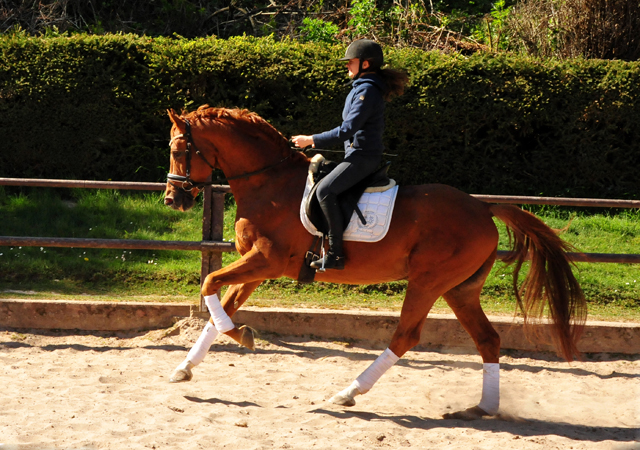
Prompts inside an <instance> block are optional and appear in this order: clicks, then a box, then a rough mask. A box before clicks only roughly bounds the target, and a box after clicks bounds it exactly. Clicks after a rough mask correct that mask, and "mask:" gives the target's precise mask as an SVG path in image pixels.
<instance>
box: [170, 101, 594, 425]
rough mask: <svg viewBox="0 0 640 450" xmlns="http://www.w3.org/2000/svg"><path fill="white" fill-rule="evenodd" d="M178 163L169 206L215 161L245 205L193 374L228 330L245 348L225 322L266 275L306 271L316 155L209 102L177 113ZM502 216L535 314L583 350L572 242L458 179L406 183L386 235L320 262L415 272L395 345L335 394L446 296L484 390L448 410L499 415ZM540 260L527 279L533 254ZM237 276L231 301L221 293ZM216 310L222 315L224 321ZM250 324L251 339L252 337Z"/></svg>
mask: <svg viewBox="0 0 640 450" xmlns="http://www.w3.org/2000/svg"><path fill="white" fill-rule="evenodd" d="M169 117H170V119H171V121H172V122H173V127H172V129H171V137H172V139H171V144H170V145H171V168H170V174H169V181H168V183H167V189H166V193H165V204H166V205H170V206H171V207H172V208H174V209H178V210H181V211H184V210H187V209H189V208H191V207H192V206H193V203H194V198H195V197H196V195H197V194H198V192H199V191H200V190H201V189H202V188H203V186H204V185H206V183H205V181H206V180H207V179H209V177H210V176H211V173H212V170H213V168H216V169H221V170H222V171H223V172H224V174H225V176H226V177H227V178H226V180H227V181H228V183H229V185H230V187H231V191H232V192H233V195H234V196H235V201H236V203H237V216H236V223H235V231H236V241H235V242H236V248H237V250H238V252H240V254H241V255H242V257H241V258H240V259H239V260H237V261H236V262H234V263H232V264H230V265H228V266H226V267H224V268H222V269H220V270H217V271H215V272H213V273H211V274H209V275H208V276H207V277H206V279H205V280H204V283H203V286H202V294H203V295H204V296H205V299H208V300H211V302H209V301H207V305H208V306H209V309H210V311H211V313H212V320H211V321H210V322H209V323H208V324H207V327H205V330H204V331H203V333H202V335H201V336H200V339H199V340H198V342H197V343H196V345H195V346H194V348H192V349H191V351H190V352H189V354H188V355H187V358H186V359H185V360H184V361H183V362H182V363H181V364H180V365H179V366H178V367H177V368H176V370H175V372H174V373H173V375H172V381H174V382H176V381H188V380H190V379H191V377H192V372H191V369H192V368H193V367H194V366H196V365H197V364H199V363H200V362H201V361H202V359H204V355H206V352H207V351H208V350H209V348H210V346H211V344H212V342H213V340H214V339H215V338H216V336H217V335H218V333H219V332H224V333H227V334H229V335H231V336H232V337H234V338H236V339H237V340H238V341H243V339H244V343H245V345H247V346H251V345H252V340H251V336H249V337H247V335H246V331H247V330H246V329H245V330H244V333H243V332H240V331H241V330H238V329H235V328H234V325H233V324H232V323H231V324H230V325H229V326H222V329H221V325H220V323H222V322H220V320H221V319H220V317H223V316H224V319H225V320H228V321H229V322H230V320H229V316H233V314H234V313H235V312H236V311H237V310H238V308H239V307H240V306H241V305H242V304H243V303H244V302H245V301H246V300H247V298H248V297H249V296H250V295H251V293H252V292H253V290H254V289H255V288H256V287H257V286H258V285H259V284H260V283H261V282H262V281H263V280H266V279H273V278H279V277H283V276H285V277H289V278H293V279H296V278H297V276H298V272H299V270H300V267H301V265H302V263H303V259H304V256H305V253H306V252H307V250H308V249H309V248H310V247H311V244H312V241H313V236H312V235H311V234H310V233H309V232H308V231H307V230H306V229H305V228H304V227H303V225H302V223H301V221H300V218H299V209H300V202H301V199H302V196H303V191H304V186H305V180H306V178H307V171H308V167H309V159H308V158H307V157H306V156H305V155H304V154H302V153H301V152H297V151H295V150H293V149H291V147H290V145H289V143H288V141H287V139H286V138H285V137H283V136H282V135H281V134H280V133H279V132H278V131H277V130H276V129H275V128H273V127H272V126H271V125H269V124H268V123H267V122H266V121H264V120H263V119H261V118H260V117H259V116H258V115H256V114H254V113H251V112H249V111H246V110H238V109H223V108H209V107H207V106H204V107H201V108H199V109H198V110H197V111H194V112H191V113H188V114H185V115H183V116H181V115H178V114H176V113H175V112H174V111H172V110H171V111H169ZM492 217H496V218H498V219H500V220H501V221H503V222H504V223H505V224H506V225H507V229H508V231H509V237H510V241H511V246H512V252H511V253H510V257H509V262H515V263H516V264H515V271H514V288H515V290H516V296H517V299H518V304H519V306H520V309H521V310H522V313H523V315H524V316H525V318H530V317H534V318H539V317H540V316H541V315H542V314H543V311H544V310H548V312H549V316H550V319H551V321H550V322H551V327H552V332H553V335H554V340H555V342H556V344H557V347H558V349H559V352H560V353H561V354H562V356H563V357H564V358H565V359H567V360H569V361H571V360H573V358H574V356H577V355H579V352H578V349H577V347H576V342H577V340H578V338H579V335H580V332H581V329H582V326H583V324H584V321H585V320H586V303H585V299H584V295H583V293H582V290H581V289H580V286H579V284H578V282H577V280H576V279H575V277H574V275H573V273H572V271H571V264H570V261H569V259H568V256H567V250H568V249H569V247H568V245H567V244H566V243H564V241H562V240H561V239H560V238H559V237H558V236H557V235H556V234H555V233H554V231H553V230H551V229H550V228H549V227H548V226H547V225H545V224H544V223H543V222H542V221H540V220H539V219H537V218H536V217H535V216H533V215H532V214H530V213H528V212H525V211H522V210H521V209H520V208H518V207H515V206H512V205H491V204H488V203H485V202H482V201H480V200H477V199H475V198H473V197H471V196H470V195H467V194H465V193H463V192H461V191H459V190H456V189H454V188H452V187H449V186H445V185H439V184H430V185H423V186H402V187H400V189H399V191H398V195H397V199H396V203H395V210H394V213H393V219H392V221H391V225H390V228H389V231H388V234H387V235H386V237H385V238H384V239H382V240H381V241H379V242H376V243H361V242H352V241H349V242H345V249H344V251H345V255H346V265H345V268H344V270H341V271H338V270H328V271H326V272H324V273H320V272H318V273H317V275H316V280H318V281H323V282H331V283H349V284H373V283H382V282H388V281H395V280H408V285H407V290H406V296H405V299H404V303H403V305H402V311H401V314H400V320H399V323H398V327H397V329H396V330H395V333H394V334H393V337H392V339H391V342H390V344H389V348H388V349H387V350H385V352H384V353H383V354H382V355H381V356H380V357H379V358H378V359H377V360H376V361H375V362H374V363H372V364H371V366H370V367H369V368H368V369H367V370H365V372H363V373H362V374H361V375H360V376H359V377H358V378H357V379H356V380H355V381H354V382H353V384H352V385H351V386H349V387H348V388H346V389H345V390H343V391H342V392H340V393H338V394H337V395H336V396H334V397H333V398H332V399H331V401H332V402H334V403H337V404H340V405H345V406H352V405H354V404H355V400H354V397H355V396H356V395H360V394H364V393H366V392H367V391H368V390H369V389H371V387H372V386H373V384H374V383H375V382H376V381H377V380H378V379H379V378H380V377H381V376H382V374H384V372H385V371H386V370H387V369H388V368H389V367H391V366H392V365H393V364H394V363H395V362H396V361H397V360H398V358H400V357H402V355H404V354H405V352H407V351H408V350H409V349H411V348H412V347H413V346H415V345H416V344H418V342H419V341H420V332H421V330H422V327H423V325H424V323H425V320H426V317H427V314H428V313H429V310H430V309H431V307H432V306H433V304H434V302H435V301H436V300H437V299H438V298H439V297H444V299H445V300H446V302H447V304H448V305H449V306H450V307H451V309H452V310H453V312H454V313H455V315H456V317H457V318H458V320H459V321H460V323H461V324H462V326H463V327H464V329H465V330H466V331H467V332H468V333H469V335H470V336H471V337H472V338H473V341H474V343H475V345H476V347H477V349H478V352H479V353H480V355H481V356H482V360H483V368H484V370H483V389H482V398H481V401H480V403H479V404H478V405H477V406H473V407H470V408H468V409H466V410H464V411H460V412H457V413H454V414H448V415H446V417H447V418H463V419H475V418H479V417H482V416H487V415H495V414H496V413H497V411H498V405H499V362H498V358H499V354H500V338H499V336H498V334H497V333H496V331H495V330H494V328H493V327H492V326H491V323H490V322H489V320H488V319H487V317H486V316H485V314H484V312H483V311H482V308H481V307H480V291H481V289H482V286H483V284H484V282H485V279H486V278H487V276H488V274H489V272H490V270H491V268H492V266H493V263H494V261H495V259H496V251H497V245H498V230H497V229H496V226H495V224H494V222H493V220H492ZM526 258H529V259H530V260H531V263H530V267H529V271H528V274H527V276H526V279H525V280H524V282H523V284H522V286H521V287H520V288H518V286H517V277H518V273H519V271H520V268H521V265H522V263H523V261H524V260H525V259H526ZM225 285H227V286H229V288H228V290H227V292H226V294H225V295H224V298H223V299H222V302H221V304H222V307H220V302H219V300H218V298H217V296H216V295H215V294H216V292H218V290H219V289H220V288H221V287H222V286H225ZM214 319H217V320H214ZM243 334H244V338H243V337H242V335H243Z"/></svg>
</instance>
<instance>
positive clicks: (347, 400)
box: [329, 394, 356, 406]
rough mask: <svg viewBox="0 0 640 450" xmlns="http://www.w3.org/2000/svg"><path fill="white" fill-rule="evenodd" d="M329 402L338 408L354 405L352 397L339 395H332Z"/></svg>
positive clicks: (354, 401)
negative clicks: (338, 406)
mask: <svg viewBox="0 0 640 450" xmlns="http://www.w3.org/2000/svg"><path fill="white" fill-rule="evenodd" d="M329 401H330V402H331V403H333V404H336V405H340V406H354V405H355V404H356V400H355V399H354V398H353V397H348V396H346V395H341V394H337V395H334V396H333V397H331V399H330V400H329Z"/></svg>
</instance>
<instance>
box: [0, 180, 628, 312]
mask: <svg viewBox="0 0 640 450" xmlns="http://www.w3.org/2000/svg"><path fill="white" fill-rule="evenodd" d="M0 186H30V187H57V188H83V189H87V188H89V189H123V190H128V189H131V190H146V191H162V190H164V189H165V187H166V184H165V183H140V182H132V181H84V180H47V179H32V178H0ZM230 192H231V189H230V188H229V186H219V185H216V186H209V187H207V188H205V189H204V193H203V196H204V197H203V214H202V216H203V217H202V241H200V242H197V241H158V240H135V239H89V238H50V237H22V236H20V237H19V236H0V246H24V247H74V248H114V249H137V250H192V251H199V252H201V253H202V264H201V273H200V280H201V281H200V282H201V283H202V281H204V278H205V277H206V276H207V275H208V274H209V273H211V272H213V271H215V270H218V269H220V268H221V267H222V252H233V251H235V250H236V248H235V244H233V243H232V242H223V241H222V230H223V224H224V196H225V194H227V193H230ZM473 197H476V198H478V199H479V200H482V201H485V202H489V203H510V204H521V205H524V204H529V205H557V206H573V207H596V208H640V200H611V199H591V198H566V197H525V196H511V195H473ZM508 253H509V252H506V251H499V252H498V258H499V259H504V258H505V257H506V256H507V254H508ZM570 258H571V259H572V260H573V261H576V262H592V263H593V262H598V263H628V264H640V255H634V254H617V253H570ZM200 309H201V310H202V311H206V305H205V304H204V300H203V299H202V298H201V301H200Z"/></svg>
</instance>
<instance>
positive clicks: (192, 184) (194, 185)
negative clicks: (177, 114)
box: [167, 119, 296, 192]
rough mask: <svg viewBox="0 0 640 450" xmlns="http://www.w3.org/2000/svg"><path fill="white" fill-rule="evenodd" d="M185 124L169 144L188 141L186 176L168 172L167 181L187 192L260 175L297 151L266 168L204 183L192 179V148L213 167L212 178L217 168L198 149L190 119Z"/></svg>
mask: <svg viewBox="0 0 640 450" xmlns="http://www.w3.org/2000/svg"><path fill="white" fill-rule="evenodd" d="M184 124H185V132H184V134H177V135H175V136H174V137H173V138H172V139H171V141H170V142H169V146H171V144H173V141H175V140H176V139H180V138H184V139H186V141H187V148H186V150H185V157H186V166H187V168H186V173H185V176H182V175H174V174H172V173H169V174H167V181H168V182H169V184H171V186H173V187H175V188H178V189H182V190H184V191H186V192H190V191H191V190H192V189H199V190H201V189H204V188H205V187H207V186H211V185H214V184H222V183H224V182H225V181H230V180H238V179H240V178H248V177H251V176H253V175H258V174H260V173H263V172H266V171H267V170H269V169H272V168H273V167H275V166H277V165H278V164H280V163H283V162H285V161H286V160H287V159H289V158H291V157H292V156H293V155H294V153H296V152H295V151H292V152H291V153H289V155H288V156H285V157H284V158H282V159H281V160H280V161H278V162H276V163H275V164H272V165H270V166H267V167H265V168H264V169H260V170H256V171H253V172H247V173H243V174H241V175H236V176H233V177H228V178H218V179H216V180H214V181H206V182H203V183H198V182H196V181H194V180H192V179H191V150H192V149H193V150H194V151H195V153H196V155H198V156H200V158H202V160H203V161H204V162H205V163H207V165H208V166H209V167H210V168H211V176H210V177H209V178H212V176H213V171H214V169H215V167H214V166H213V164H211V163H210V162H209V161H208V160H207V158H205V157H204V155H203V154H202V153H200V150H198V148H197V147H196V144H195V142H193V136H192V135H191V123H189V120H187V119H184ZM174 181H176V182H178V183H182V185H181V186H178V185H176V184H175V183H173V182H174Z"/></svg>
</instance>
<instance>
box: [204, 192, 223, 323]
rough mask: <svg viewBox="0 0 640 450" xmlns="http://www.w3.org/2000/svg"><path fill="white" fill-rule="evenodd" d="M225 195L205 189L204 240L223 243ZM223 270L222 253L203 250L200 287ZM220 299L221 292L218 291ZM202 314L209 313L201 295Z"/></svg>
mask: <svg viewBox="0 0 640 450" xmlns="http://www.w3.org/2000/svg"><path fill="white" fill-rule="evenodd" d="M224 195H225V194H224V193H223V192H212V188H211V186H207V187H205V188H204V192H203V203H204V204H203V211H202V240H203V241H222V234H223V233H222V232H223V230H224ZM221 268H222V252H220V251H215V250H207V249H205V250H202V264H201V266H200V287H202V284H203V283H204V279H205V278H206V277H207V275H209V274H210V273H211V272H214V271H216V270H218V269H221ZM218 297H220V291H218ZM200 312H208V309H207V305H206V304H205V302H204V297H203V296H202V294H200Z"/></svg>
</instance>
